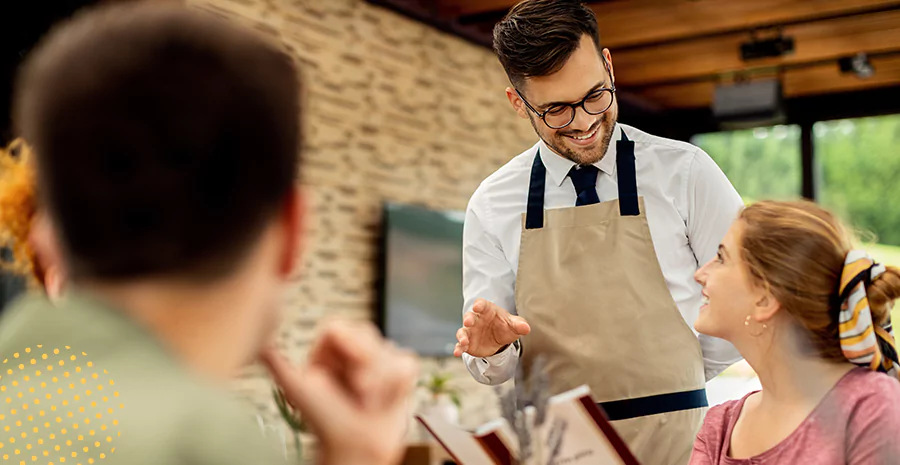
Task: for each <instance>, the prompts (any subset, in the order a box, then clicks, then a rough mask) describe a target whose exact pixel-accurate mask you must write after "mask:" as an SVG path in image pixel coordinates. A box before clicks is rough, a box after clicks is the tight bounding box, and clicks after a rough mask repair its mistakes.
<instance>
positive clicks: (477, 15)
mask: <svg viewBox="0 0 900 465" xmlns="http://www.w3.org/2000/svg"><path fill="white" fill-rule="evenodd" d="M369 2H370V3H374V4H379V5H382V6H386V7H389V8H392V9H394V10H397V11H399V12H401V13H404V14H406V15H409V16H411V17H414V18H416V19H418V20H420V21H424V22H427V23H429V24H432V25H434V26H435V27H438V28H440V29H442V30H445V31H448V32H451V33H453V34H457V35H459V36H461V37H464V38H466V39H468V40H471V41H473V42H476V43H478V44H481V45H484V46H486V47H489V46H490V41H491V30H492V28H493V26H494V24H495V23H496V22H497V21H498V20H500V19H501V18H502V17H503V15H504V14H505V13H506V11H507V10H508V9H509V8H510V7H511V6H512V5H514V4H515V3H516V1H515V0H369ZM586 3H588V4H590V6H591V8H593V9H594V11H595V12H596V13H597V17H598V22H599V24H600V35H601V43H602V44H603V46H605V47H608V48H609V49H610V52H611V54H612V57H613V63H614V66H615V69H616V84H617V85H618V87H619V88H620V89H622V92H623V94H627V96H626V98H630V99H631V100H632V101H635V102H641V103H642V105H643V106H645V107H647V108H655V109H657V110H679V109H688V108H699V107H708V106H709V105H710V104H711V102H712V99H713V92H714V89H715V86H716V85H717V84H719V83H726V84H727V83H731V82H734V81H735V80H736V79H740V80H745V81H746V80H753V79H758V78H764V77H772V76H778V77H780V79H781V81H782V84H783V89H784V95H785V97H786V98H788V99H790V98H795V97H808V96H814V95H820V96H821V95H828V94H832V93H843V92H852V91H862V90H868V89H873V88H885V87H892V86H900V1H886V0H606V1H593V2H586ZM752 34H753V35H752ZM779 34H780V35H781V36H782V37H785V38H792V39H793V41H794V51H793V52H792V53H789V54H787V55H784V56H780V57H775V58H764V59H756V60H746V61H745V60H742V58H741V53H740V47H741V44H743V43H747V42H750V41H751V39H752V37H753V36H754V35H755V37H757V38H761V39H765V38H769V37H774V36H777V35H779ZM858 53H865V54H867V56H868V57H869V60H870V62H871V64H872V65H873V66H874V69H875V74H874V75H873V76H871V77H869V78H867V79H863V78H860V77H857V76H856V75H855V74H853V73H841V71H840V68H839V66H838V60H839V59H840V58H842V57H850V56H853V55H856V54H858Z"/></svg>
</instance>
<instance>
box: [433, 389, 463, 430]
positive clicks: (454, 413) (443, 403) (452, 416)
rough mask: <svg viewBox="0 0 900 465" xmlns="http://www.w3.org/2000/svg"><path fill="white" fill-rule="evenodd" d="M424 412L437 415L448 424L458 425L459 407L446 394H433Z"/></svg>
mask: <svg viewBox="0 0 900 465" xmlns="http://www.w3.org/2000/svg"><path fill="white" fill-rule="evenodd" d="M426 412H427V413H428V415H434V416H437V417H439V418H441V419H443V420H444V421H446V422H448V423H450V424H453V425H459V408H457V407H456V404H454V403H453V399H451V398H450V396H449V395H447V394H437V395H435V396H433V397H432V399H431V402H430V403H429V405H428V407H427V408H426Z"/></svg>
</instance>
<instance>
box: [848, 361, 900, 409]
mask: <svg viewBox="0 0 900 465" xmlns="http://www.w3.org/2000/svg"><path fill="white" fill-rule="evenodd" d="M837 388H838V390H839V391H840V394H841V397H843V398H844V399H848V400H851V401H853V402H854V403H855V402H865V401H866V400H867V399H872V400H884V399H893V400H894V401H896V400H900V381H898V380H897V378H895V377H893V376H889V375H886V374H884V373H879V372H877V371H872V370H869V369H866V368H856V369H853V370H851V371H850V372H849V373H847V375H846V376H844V378H843V379H842V380H841V382H840V383H838V386H837ZM891 403H893V404H897V405H898V407H900V403H897V402H891Z"/></svg>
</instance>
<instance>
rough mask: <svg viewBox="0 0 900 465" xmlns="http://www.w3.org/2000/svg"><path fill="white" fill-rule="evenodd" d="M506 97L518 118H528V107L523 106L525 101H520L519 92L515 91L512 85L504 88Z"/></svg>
mask: <svg viewBox="0 0 900 465" xmlns="http://www.w3.org/2000/svg"><path fill="white" fill-rule="evenodd" d="M506 98H507V99H508V100H509V104H510V105H512V107H513V110H516V113H517V114H518V115H519V117H520V118H525V119H528V108H526V107H525V102H523V101H522V98H521V97H519V93H518V92H516V90H515V89H513V88H512V87H507V88H506Z"/></svg>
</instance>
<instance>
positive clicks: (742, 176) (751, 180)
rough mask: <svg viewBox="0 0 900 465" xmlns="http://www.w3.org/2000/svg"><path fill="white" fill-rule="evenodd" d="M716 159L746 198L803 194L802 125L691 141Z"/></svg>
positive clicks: (780, 197)
mask: <svg viewBox="0 0 900 465" xmlns="http://www.w3.org/2000/svg"><path fill="white" fill-rule="evenodd" d="M691 142H693V143H694V145H697V146H698V147H700V148H702V149H703V150H704V151H706V153H708V154H709V156H710V157H712V159H713V160H715V162H716V164H718V165H719V167H720V168H721V169H722V171H723V172H724V173H725V175H726V176H728V179H729V180H730V181H731V183H732V184H733V185H734V188H735V189H737V191H738V193H739V194H741V197H743V198H744V200H745V201H747V202H749V201H752V200H758V199H778V200H787V199H795V198H798V197H800V194H801V183H802V177H803V174H802V170H801V165H800V163H801V161H800V160H801V159H800V127H799V126H796V125H790V126H772V127H767V128H755V129H745V130H739V131H728V132H717V133H711V134H699V135H697V136H694V138H693V139H692V140H691Z"/></svg>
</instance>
